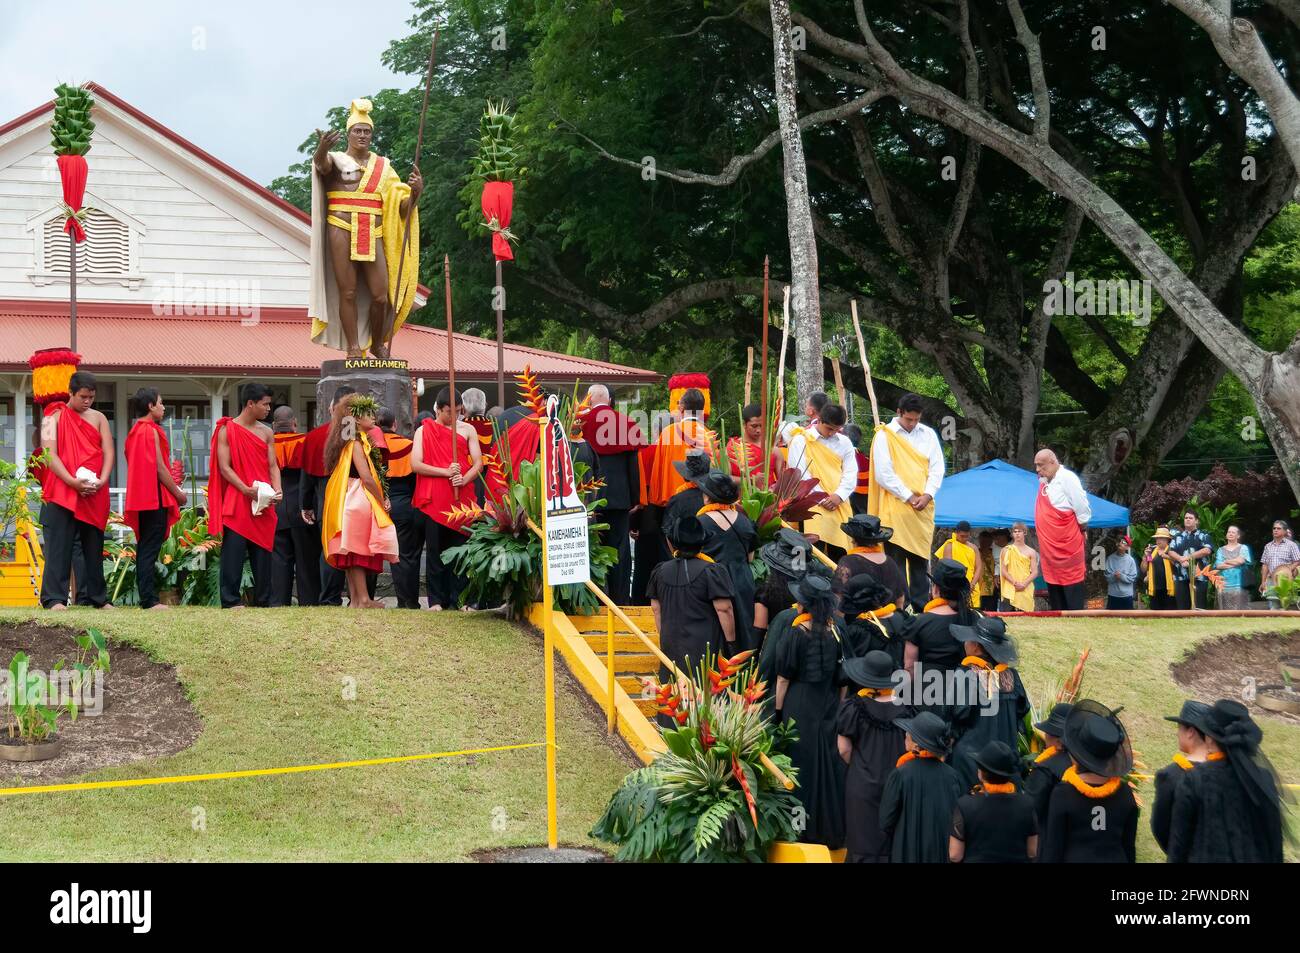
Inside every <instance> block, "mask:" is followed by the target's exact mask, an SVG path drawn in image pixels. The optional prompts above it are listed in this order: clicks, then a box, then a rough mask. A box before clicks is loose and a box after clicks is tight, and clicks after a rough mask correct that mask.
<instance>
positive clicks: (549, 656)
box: [537, 417, 560, 850]
mask: <svg viewBox="0 0 1300 953" xmlns="http://www.w3.org/2000/svg"><path fill="white" fill-rule="evenodd" d="M547 419H548V418H547V417H539V418H538V421H537V422H538V424H539V425H540V427H541V433H540V434H539V443H540V444H541V448H540V452H539V455H538V458H537V459H538V462H539V464H540V466H539V467H538V473H539V474H540V475H541V479H542V486H541V491H542V493H541V502H542V654H543V655H544V656H545V658H544V659H543V663H542V664H543V670H544V671H545V673H546V674H545V689H544V691H545V693H546V845H547V846H548V847H550V849H551V850H555V849H556V848H557V847H559V846H560V838H559V833H558V831H557V824H556V817H555V804H556V795H555V625H554V623H553V622H552V619H551V613H552V612H554V606H553V605H552V599H551V596H552V593H551V574H550V573H549V572H548V571H547V568H546V449H547V448H546V422H547Z"/></svg>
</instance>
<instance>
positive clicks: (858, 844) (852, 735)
mask: <svg viewBox="0 0 1300 953" xmlns="http://www.w3.org/2000/svg"><path fill="white" fill-rule="evenodd" d="M911 714H912V710H911V709H910V708H908V707H907V706H906V705H896V704H894V703H893V702H892V701H889V700H885V701H878V700H876V699H874V698H859V697H858V696H857V695H850V696H849V697H848V698H847V699H845V701H844V702H843V703H842V704H841V705H840V714H839V718H838V719H837V721H836V723H835V730H836V731H837V732H838V733H839V734H841V735H843V736H844V737H846V738H848V739H849V740H850V741H852V742H853V755H852V757H851V759H850V760H849V770H848V777H847V778H846V779H845V782H844V836H845V846H847V847H848V856H847V857H845V862H846V863H850V864H885V863H888V862H889V839H888V838H887V837H886V836H885V833H884V831H882V830H881V829H880V798H881V796H882V795H883V794H884V793H885V780H886V779H887V778H888V777H889V775H890V772H892V771H893V770H894V765H895V764H896V763H897V762H898V759H899V758H900V757H902V755H903V752H905V751H906V750H907V746H906V745H905V744H904V743H903V737H904V731H903V729H902V728H900V727H898V719H900V718H906V717H908V716H909V715H911Z"/></svg>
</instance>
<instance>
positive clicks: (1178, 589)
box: [1174, 579, 1210, 609]
mask: <svg viewBox="0 0 1300 953" xmlns="http://www.w3.org/2000/svg"><path fill="white" fill-rule="evenodd" d="M1209 599H1210V581H1209V580H1208V579H1198V580H1196V608H1198V609H1207V608H1209ZM1174 600H1175V601H1176V602H1177V603H1178V608H1180V609H1190V608H1191V607H1192V593H1191V591H1190V589H1189V588H1188V585H1187V580H1186V579H1176V580H1174Z"/></svg>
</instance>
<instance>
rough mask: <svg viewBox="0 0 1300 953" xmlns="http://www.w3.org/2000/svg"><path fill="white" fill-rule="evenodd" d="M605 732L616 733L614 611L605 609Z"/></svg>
mask: <svg viewBox="0 0 1300 953" xmlns="http://www.w3.org/2000/svg"><path fill="white" fill-rule="evenodd" d="M605 675H606V678H607V682H606V684H605V733H606V734H610V735H612V734H613V733H614V718H615V714H614V613H613V611H612V610H611V609H608V608H607V609H606V610H605Z"/></svg>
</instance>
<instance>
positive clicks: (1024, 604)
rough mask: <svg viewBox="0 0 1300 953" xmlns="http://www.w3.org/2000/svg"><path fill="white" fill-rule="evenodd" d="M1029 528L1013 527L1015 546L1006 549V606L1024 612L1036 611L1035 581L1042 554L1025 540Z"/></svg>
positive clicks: (1003, 601) (1004, 604) (1022, 524)
mask: <svg viewBox="0 0 1300 953" xmlns="http://www.w3.org/2000/svg"><path fill="white" fill-rule="evenodd" d="M1028 535H1029V527H1028V526H1026V525H1025V524H1024V523H1019V522H1017V523H1013V524H1011V545H1010V546H1005V547H1003V549H1002V557H1001V559H1000V562H1001V569H1002V572H1001V577H1002V603H1003V606H1004V607H1005V606H1008V605H1009V606H1010V607H1011V608H1012V609H1018V610H1019V611H1021V612H1033V611H1034V580H1035V579H1037V578H1038V551H1037V550H1035V549H1034V548H1033V547H1032V546H1030V545H1029V543H1027V542H1026V541H1025V537H1027V536H1028Z"/></svg>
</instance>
